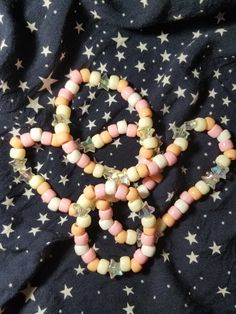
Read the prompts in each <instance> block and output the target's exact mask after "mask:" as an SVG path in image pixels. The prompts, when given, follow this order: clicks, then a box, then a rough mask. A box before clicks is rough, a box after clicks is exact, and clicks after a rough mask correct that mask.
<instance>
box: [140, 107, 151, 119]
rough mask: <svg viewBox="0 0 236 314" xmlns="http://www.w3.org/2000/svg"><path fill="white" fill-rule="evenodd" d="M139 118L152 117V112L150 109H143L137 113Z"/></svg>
mask: <svg viewBox="0 0 236 314" xmlns="http://www.w3.org/2000/svg"><path fill="white" fill-rule="evenodd" d="M139 117H140V118H144V117H150V118H151V117H152V110H151V109H150V108H148V107H147V108H143V109H141V110H140V112H139Z"/></svg>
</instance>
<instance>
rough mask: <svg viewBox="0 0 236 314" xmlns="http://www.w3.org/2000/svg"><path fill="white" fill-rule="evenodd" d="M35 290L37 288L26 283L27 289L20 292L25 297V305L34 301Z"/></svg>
mask: <svg viewBox="0 0 236 314" xmlns="http://www.w3.org/2000/svg"><path fill="white" fill-rule="evenodd" d="M37 288H38V287H33V286H31V284H30V283H29V282H28V283H27V287H26V288H25V289H24V290H21V291H20V292H21V293H23V294H24V295H25V303H26V302H28V301H29V300H32V301H35V296H34V292H35V290H36V289H37Z"/></svg>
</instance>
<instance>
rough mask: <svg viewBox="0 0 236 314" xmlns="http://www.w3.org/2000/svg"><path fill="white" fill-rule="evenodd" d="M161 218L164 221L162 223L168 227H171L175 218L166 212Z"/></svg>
mask: <svg viewBox="0 0 236 314" xmlns="http://www.w3.org/2000/svg"><path fill="white" fill-rule="evenodd" d="M162 220H163V221H164V223H165V224H166V225H167V226H168V227H172V226H173V225H174V224H175V222H176V220H175V219H174V218H173V217H172V216H171V215H170V214H168V213H165V214H164V215H163V216H162Z"/></svg>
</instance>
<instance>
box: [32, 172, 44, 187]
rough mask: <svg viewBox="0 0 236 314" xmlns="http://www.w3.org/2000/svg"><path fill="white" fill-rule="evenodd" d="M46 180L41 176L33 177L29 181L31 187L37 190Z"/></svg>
mask: <svg viewBox="0 0 236 314" xmlns="http://www.w3.org/2000/svg"><path fill="white" fill-rule="evenodd" d="M44 181H45V180H44V178H43V177H42V176H40V175H33V176H32V178H31V179H30V180H29V185H30V186H31V187H32V188H33V189H37V188H38V187H39V186H40V184H42V183H43V182H44Z"/></svg>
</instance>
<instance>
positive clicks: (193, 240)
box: [185, 231, 198, 245]
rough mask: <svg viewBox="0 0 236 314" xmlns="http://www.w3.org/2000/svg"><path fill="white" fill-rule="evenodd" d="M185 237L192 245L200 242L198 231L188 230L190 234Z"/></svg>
mask: <svg viewBox="0 0 236 314" xmlns="http://www.w3.org/2000/svg"><path fill="white" fill-rule="evenodd" d="M185 239H186V240H188V241H189V244H190V245H192V244H193V243H198V241H197V240H196V233H194V234H192V233H191V232H189V231H188V236H187V237H185Z"/></svg>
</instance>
